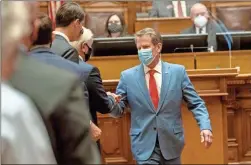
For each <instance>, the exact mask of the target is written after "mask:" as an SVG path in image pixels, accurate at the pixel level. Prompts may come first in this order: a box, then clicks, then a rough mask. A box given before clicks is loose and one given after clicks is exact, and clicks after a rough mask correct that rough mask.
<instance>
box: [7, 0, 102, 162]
mask: <svg viewBox="0 0 251 165" xmlns="http://www.w3.org/2000/svg"><path fill="white" fill-rule="evenodd" d="M26 3H27V5H28V6H29V8H30V13H29V15H30V16H31V20H30V21H29V22H30V23H31V24H30V25H29V26H30V27H31V28H32V30H33V32H32V34H29V35H27V36H25V37H24V39H23V42H22V44H23V50H22V51H21V52H20V54H19V60H18V63H17V68H16V71H15V72H14V75H13V76H12V77H11V80H10V83H11V85H12V86H13V87H14V88H16V89H18V90H19V91H21V92H23V93H24V94H26V95H27V96H29V97H30V98H31V99H32V101H33V102H34V103H35V105H36V107H37V109H38V110H39V113H40V114H41V116H42V118H43V121H44V123H45V125H46V128H47V131H48V134H49V136H50V140H51V145H52V148H53V151H54V154H55V157H56V160H57V164H59V165H63V164H78V165H80V164H99V163H100V156H99V153H98V151H97V147H96V144H95V143H94V142H92V140H91V138H90V136H89V134H90V133H89V127H90V114H89V108H88V105H87V104H86V103H87V100H86V99H87V98H85V97H84V95H83V89H82V87H81V86H80V81H79V78H78V77H77V76H75V75H74V74H73V73H70V72H67V71H63V70H60V69H57V68H55V67H53V66H50V65H46V64H44V63H41V62H39V61H37V60H36V59H34V58H32V57H30V56H27V50H28V49H29V48H30V46H31V43H32V42H33V39H35V38H34V37H32V36H36V31H37V27H36V23H35V22H36V21H35V20H36V16H37V13H36V10H37V6H36V5H37V3H36V2H26ZM27 28H29V27H27Z"/></svg>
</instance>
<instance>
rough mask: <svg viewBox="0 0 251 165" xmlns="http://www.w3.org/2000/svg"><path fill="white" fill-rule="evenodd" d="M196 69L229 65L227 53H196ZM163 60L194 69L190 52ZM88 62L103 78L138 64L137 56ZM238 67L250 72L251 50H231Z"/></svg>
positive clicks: (98, 58) (169, 55)
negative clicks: (96, 68) (95, 67)
mask: <svg viewBox="0 0 251 165" xmlns="http://www.w3.org/2000/svg"><path fill="white" fill-rule="evenodd" d="M196 58H197V69H215V68H228V67H229V53H228V52H225V51H222V52H215V53H208V52H203V53H196ZM162 59H163V61H167V62H170V63H176V64H181V65H184V66H185V67H186V69H194V61H193V60H194V56H193V54H191V53H177V54H163V55H162ZM89 63H90V64H93V65H94V66H97V67H98V68H99V69H100V72H101V75H102V78H103V79H106V80H110V79H119V78H120V73H121V72H122V71H123V70H126V69H128V68H131V67H133V66H136V65H138V64H139V60H138V56H137V55H132V56H112V57H92V58H91V60H90V62H89ZM237 66H239V67H240V73H241V74H244V73H251V51H250V50H248V51H233V52H232V67H237Z"/></svg>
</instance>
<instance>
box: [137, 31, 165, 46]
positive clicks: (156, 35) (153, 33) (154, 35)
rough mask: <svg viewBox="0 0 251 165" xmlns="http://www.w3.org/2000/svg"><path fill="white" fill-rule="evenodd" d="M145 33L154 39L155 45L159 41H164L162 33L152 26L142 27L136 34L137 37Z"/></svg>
mask: <svg viewBox="0 0 251 165" xmlns="http://www.w3.org/2000/svg"><path fill="white" fill-rule="evenodd" d="M145 35H148V36H150V37H151V39H152V43H153V44H154V45H157V44H158V43H162V38H161V35H160V33H158V32H156V31H155V30H154V29H152V28H145V29H142V30H140V31H138V32H137V33H136V34H135V36H136V37H142V36H145Z"/></svg>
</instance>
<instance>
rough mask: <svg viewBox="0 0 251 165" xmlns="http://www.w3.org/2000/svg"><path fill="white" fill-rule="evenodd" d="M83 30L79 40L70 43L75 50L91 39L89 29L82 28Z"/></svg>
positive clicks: (91, 34) (91, 35)
mask: <svg viewBox="0 0 251 165" xmlns="http://www.w3.org/2000/svg"><path fill="white" fill-rule="evenodd" d="M83 30H84V33H83V34H82V35H81V36H80V39H79V40H78V41H73V42H70V44H71V45H72V46H73V47H74V48H75V49H77V50H79V49H80V47H81V45H82V44H83V43H87V42H88V41H89V40H91V39H92V37H93V33H92V31H91V30H90V29H87V28H85V27H83Z"/></svg>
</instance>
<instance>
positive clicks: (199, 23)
mask: <svg viewBox="0 0 251 165" xmlns="http://www.w3.org/2000/svg"><path fill="white" fill-rule="evenodd" d="M191 20H192V21H193V26H192V27H189V28H188V29H185V30H183V31H182V32H181V33H182V34H208V39H207V41H208V47H209V48H210V47H213V49H214V50H217V41H216V33H222V32H224V30H226V27H225V25H224V24H218V23H217V22H216V21H215V20H213V19H211V18H210V14H209V11H208V9H207V7H206V6H205V5H203V4H201V3H196V4H194V5H193V6H192V8H191ZM223 29H224V30H223Z"/></svg>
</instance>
